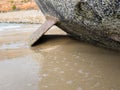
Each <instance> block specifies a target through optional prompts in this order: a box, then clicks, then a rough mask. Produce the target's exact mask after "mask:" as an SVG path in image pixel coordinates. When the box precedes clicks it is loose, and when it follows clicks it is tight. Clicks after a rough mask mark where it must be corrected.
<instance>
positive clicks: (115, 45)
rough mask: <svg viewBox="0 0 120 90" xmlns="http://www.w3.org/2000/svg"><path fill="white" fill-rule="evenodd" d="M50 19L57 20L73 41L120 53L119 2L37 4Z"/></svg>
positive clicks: (46, 1) (39, 0)
mask: <svg viewBox="0 0 120 90" xmlns="http://www.w3.org/2000/svg"><path fill="white" fill-rule="evenodd" d="M36 3H37V4H38V6H39V7H40V9H41V10H42V12H43V13H44V14H45V15H46V14H48V15H51V16H54V17H57V18H58V19H59V20H60V22H59V23H58V24H57V26H58V27H60V28H62V29H63V30H64V31H66V32H67V33H69V34H71V35H72V36H73V37H75V38H77V39H80V40H84V41H87V42H90V43H93V44H97V45H101V46H104V47H107V48H111V49H116V50H120V1H119V0H36Z"/></svg>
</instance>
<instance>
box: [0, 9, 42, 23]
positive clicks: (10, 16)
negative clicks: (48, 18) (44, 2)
mask: <svg viewBox="0 0 120 90" xmlns="http://www.w3.org/2000/svg"><path fill="white" fill-rule="evenodd" d="M0 22H2V23H3V22H8V23H43V22H44V16H43V14H42V13H41V11H40V10H25V11H14V12H7V13H0Z"/></svg>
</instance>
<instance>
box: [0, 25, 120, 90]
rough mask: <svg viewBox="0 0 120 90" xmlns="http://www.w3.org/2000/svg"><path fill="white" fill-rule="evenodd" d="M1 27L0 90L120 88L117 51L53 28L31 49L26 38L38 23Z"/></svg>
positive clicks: (105, 89)
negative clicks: (91, 43)
mask: <svg viewBox="0 0 120 90" xmlns="http://www.w3.org/2000/svg"><path fill="white" fill-rule="evenodd" d="M0 26H1V28H2V29H0V90H120V53H118V52H114V51H110V50H106V49H103V48H99V47H95V46H92V45H89V44H86V43H83V42H81V41H77V40H74V39H72V38H70V37H69V36H67V35H66V33H65V32H63V31H61V30H60V29H58V28H56V27H54V28H52V29H51V30H50V31H49V32H48V33H47V34H46V36H44V37H43V38H42V39H41V41H40V42H39V44H38V45H37V46H35V47H32V48H31V47H29V46H28V44H27V42H28V38H29V36H30V35H31V34H32V33H33V32H34V31H35V30H36V29H37V28H38V27H39V25H37V24H32V25H30V24H14V25H12V24H0ZM51 34H54V35H51Z"/></svg>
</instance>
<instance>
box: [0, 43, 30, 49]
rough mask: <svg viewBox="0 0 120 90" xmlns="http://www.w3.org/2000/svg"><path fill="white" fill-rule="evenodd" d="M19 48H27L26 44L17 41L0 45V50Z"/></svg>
mask: <svg viewBox="0 0 120 90" xmlns="http://www.w3.org/2000/svg"><path fill="white" fill-rule="evenodd" d="M19 48H28V46H27V45H26V43H24V42H17V43H9V44H2V45H0V50H5V49H19Z"/></svg>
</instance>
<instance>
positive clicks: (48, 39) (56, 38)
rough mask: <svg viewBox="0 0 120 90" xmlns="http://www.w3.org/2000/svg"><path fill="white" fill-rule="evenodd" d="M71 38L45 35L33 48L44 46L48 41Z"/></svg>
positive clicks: (68, 36)
mask: <svg viewBox="0 0 120 90" xmlns="http://www.w3.org/2000/svg"><path fill="white" fill-rule="evenodd" d="M65 38H70V35H43V36H42V37H41V38H40V39H39V40H38V41H37V42H36V43H35V44H34V45H33V46H37V45H39V44H43V43H45V42H48V41H53V40H55V41H56V40H58V39H65Z"/></svg>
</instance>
